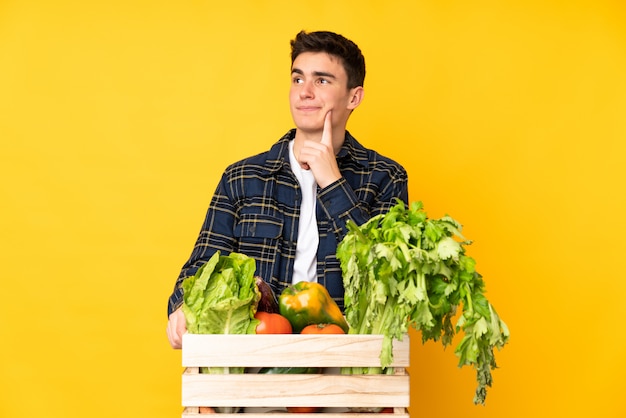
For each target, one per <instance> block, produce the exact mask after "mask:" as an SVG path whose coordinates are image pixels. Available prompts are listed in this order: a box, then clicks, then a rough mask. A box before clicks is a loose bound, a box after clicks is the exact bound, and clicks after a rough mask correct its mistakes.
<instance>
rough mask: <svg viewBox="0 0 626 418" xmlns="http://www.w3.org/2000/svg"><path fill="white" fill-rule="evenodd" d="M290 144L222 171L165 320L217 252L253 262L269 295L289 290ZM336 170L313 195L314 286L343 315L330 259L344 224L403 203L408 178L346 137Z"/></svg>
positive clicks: (292, 249)
mask: <svg viewBox="0 0 626 418" xmlns="http://www.w3.org/2000/svg"><path fill="white" fill-rule="evenodd" d="M294 136H295V129H294V130H291V131H289V132H288V133H287V134H286V135H285V136H283V137H282V138H281V139H280V140H279V141H278V142H277V143H275V144H274V145H273V146H272V148H271V149H270V150H269V151H267V152H264V153H261V154H258V155H256V156H253V157H250V158H247V159H244V160H242V161H239V162H237V163H235V164H232V165H230V166H229V167H228V168H227V169H226V170H225V172H224V174H223V175H222V179H221V181H220V183H219V185H218V186H217V190H216V191H215V194H214V196H213V198H212V200H211V203H210V205H209V209H208V211H207V214H206V218H205V221H204V224H203V225H202V229H201V231H200V234H199V236H198V239H197V241H196V244H195V246H194V248H193V251H192V253H191V257H190V258H189V260H188V261H187V262H186V263H185V264H184V265H183V268H182V270H181V272H180V275H179V277H178V280H177V281H176V285H175V287H174V292H173V293H172V295H171V296H170V298H169V302H168V315H169V314H171V313H172V312H173V311H174V310H176V309H177V308H178V307H179V306H180V305H182V302H183V291H182V288H181V285H182V281H183V279H184V278H186V277H189V276H192V275H194V274H195V273H196V270H198V268H199V267H200V266H202V265H203V264H204V263H206V262H207V261H208V260H209V258H211V256H212V255H213V254H214V253H215V251H217V250H219V251H221V253H222V254H224V255H226V254H229V253H231V252H239V253H243V254H246V255H248V256H249V257H252V258H254V259H255V260H256V268H257V269H256V273H255V274H256V275H258V276H261V277H262V278H263V279H264V280H265V281H267V282H268V283H269V284H270V285H271V286H272V288H273V290H274V292H276V294H277V295H279V294H280V292H282V290H283V289H284V288H285V287H287V286H288V285H290V284H291V277H292V273H293V266H294V258H295V255H296V243H297V239H298V215H299V213H300V201H301V191H300V187H299V185H298V181H297V180H296V177H295V176H294V174H293V172H292V170H291V165H290V163H289V146H288V145H289V141H291V140H293V138H294ZM337 164H338V166H339V169H340V171H341V174H342V176H343V177H342V178H341V179H339V180H337V181H336V182H334V183H333V184H331V185H329V186H327V187H325V188H324V189H319V188H318V192H317V204H316V211H317V212H316V217H317V227H318V231H319V246H318V252H317V280H318V282H319V283H321V284H323V285H324V286H325V287H326V288H327V289H328V291H329V293H330V294H331V296H332V297H333V298H334V299H335V301H336V302H337V303H338V305H339V306H340V307H343V281H342V277H341V266H340V264H339V261H338V260H337V258H336V255H335V253H336V251H337V244H338V243H339V242H340V241H341V239H342V238H343V237H344V235H345V233H346V226H345V225H346V221H347V220H348V219H352V220H353V221H354V222H356V223H357V224H358V225H361V224H362V223H364V222H366V221H367V220H368V219H370V218H371V217H372V216H375V215H377V214H380V213H385V212H386V211H388V210H389V209H390V208H391V207H392V206H393V205H395V204H396V201H395V198H399V199H401V200H402V201H403V202H405V203H408V177H407V173H406V171H405V169H404V168H403V167H402V166H401V165H399V164H398V163H396V162H395V161H393V160H390V159H388V158H386V157H384V156H382V155H380V154H378V153H376V152H375V151H372V150H368V149H366V148H364V147H363V146H362V145H361V144H359V143H358V142H357V140H356V139H354V137H352V135H350V133H348V132H346V137H345V141H344V143H343V146H342V148H341V150H340V152H339V154H338V155H337Z"/></svg>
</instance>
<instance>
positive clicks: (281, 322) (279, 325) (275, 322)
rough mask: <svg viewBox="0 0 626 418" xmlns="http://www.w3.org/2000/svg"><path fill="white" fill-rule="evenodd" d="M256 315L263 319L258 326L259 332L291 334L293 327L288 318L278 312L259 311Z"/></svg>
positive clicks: (257, 331)
mask: <svg viewBox="0 0 626 418" xmlns="http://www.w3.org/2000/svg"><path fill="white" fill-rule="evenodd" d="M254 317H255V318H256V319H258V320H259V321H261V323H260V324H259V325H257V326H256V333H257V334H291V333H293V329H292V328H291V323H290V322H289V320H288V319H287V318H285V317H284V316H282V315H281V314H277V313H269V312H257V313H256V314H255V315H254Z"/></svg>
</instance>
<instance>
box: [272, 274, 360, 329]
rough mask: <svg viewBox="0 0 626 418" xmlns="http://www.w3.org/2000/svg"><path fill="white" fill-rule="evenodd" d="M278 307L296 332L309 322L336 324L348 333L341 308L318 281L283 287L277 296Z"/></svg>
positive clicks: (309, 323)
mask: <svg viewBox="0 0 626 418" xmlns="http://www.w3.org/2000/svg"><path fill="white" fill-rule="evenodd" d="M278 308H279V310H280V314H281V315H282V316H284V317H285V318H287V319H288V320H289V322H291V326H292V327H293V332H294V333H296V334H298V333H300V331H302V329H303V328H304V327H306V326H307V325H311V324H336V325H338V326H340V327H341V328H342V329H343V330H344V332H345V333H346V334H347V333H348V323H347V322H346V319H345V318H344V316H343V313H342V312H341V309H339V306H338V305H337V303H336V302H335V301H334V300H333V298H332V297H330V294H329V293H328V290H326V288H325V287H324V286H323V285H321V284H319V283H315V282H298V283H296V284H294V285H291V286H289V287H287V288H285V289H284V290H283V291H282V293H281V294H280V296H279V297H278Z"/></svg>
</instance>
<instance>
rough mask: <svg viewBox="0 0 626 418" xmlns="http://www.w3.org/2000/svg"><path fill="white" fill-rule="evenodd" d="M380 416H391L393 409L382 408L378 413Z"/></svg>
mask: <svg viewBox="0 0 626 418" xmlns="http://www.w3.org/2000/svg"><path fill="white" fill-rule="evenodd" d="M380 413H381V414H393V408H383V410H382V411H380Z"/></svg>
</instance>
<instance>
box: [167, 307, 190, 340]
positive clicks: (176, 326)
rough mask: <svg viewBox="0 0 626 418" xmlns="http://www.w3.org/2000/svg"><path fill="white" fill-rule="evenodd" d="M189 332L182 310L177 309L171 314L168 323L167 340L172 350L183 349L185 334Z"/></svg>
mask: <svg viewBox="0 0 626 418" xmlns="http://www.w3.org/2000/svg"><path fill="white" fill-rule="evenodd" d="M185 332H187V320H186V319H185V314H184V313H183V310H182V309H181V308H178V309H176V310H175V311H174V312H172V313H171V314H170V317H169V321H168V322H167V339H168V340H170V345H171V346H172V348H175V349H180V348H182V347H183V334H184V333H185Z"/></svg>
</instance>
